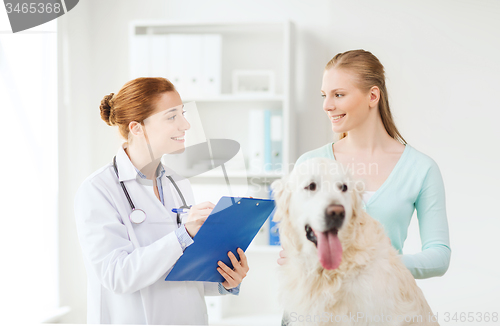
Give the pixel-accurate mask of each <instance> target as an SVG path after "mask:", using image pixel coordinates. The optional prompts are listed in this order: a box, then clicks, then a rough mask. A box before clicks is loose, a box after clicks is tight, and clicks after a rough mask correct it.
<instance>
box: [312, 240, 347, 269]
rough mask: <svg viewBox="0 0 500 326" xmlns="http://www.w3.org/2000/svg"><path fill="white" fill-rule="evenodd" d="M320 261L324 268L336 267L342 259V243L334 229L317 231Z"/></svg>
mask: <svg viewBox="0 0 500 326" xmlns="http://www.w3.org/2000/svg"><path fill="white" fill-rule="evenodd" d="M316 237H317V239H318V255H319V262H320V263H321V265H322V266H323V268H324V269H336V268H338V267H339V265H340V261H341V260H342V245H341V244H340V240H339V237H338V236H337V234H336V233H334V232H333V231H329V232H317V233H316Z"/></svg>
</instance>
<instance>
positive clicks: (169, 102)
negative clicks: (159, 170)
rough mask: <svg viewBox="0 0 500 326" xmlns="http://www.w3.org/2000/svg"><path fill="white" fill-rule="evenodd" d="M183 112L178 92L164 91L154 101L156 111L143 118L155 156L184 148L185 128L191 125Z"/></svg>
mask: <svg viewBox="0 0 500 326" xmlns="http://www.w3.org/2000/svg"><path fill="white" fill-rule="evenodd" d="M184 112H185V111H184V108H183V104H182V100H181V97H180V96H179V93H177V92H165V93H163V94H161V95H160V98H159V99H158V101H157V102H156V113H154V114H152V115H150V116H149V117H148V118H147V119H145V120H144V126H145V129H146V133H147V136H148V138H149V142H150V144H151V147H152V149H153V153H154V156H155V158H158V157H161V156H163V154H168V153H172V152H175V151H179V150H183V149H184V142H185V139H184V137H185V134H186V130H188V129H189V128H190V127H191V125H190V124H189V122H188V121H187V120H186V118H185V117H184Z"/></svg>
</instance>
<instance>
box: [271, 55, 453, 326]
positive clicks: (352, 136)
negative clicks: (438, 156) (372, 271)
mask: <svg viewBox="0 0 500 326" xmlns="http://www.w3.org/2000/svg"><path fill="white" fill-rule="evenodd" d="M321 96H322V97H323V98H324V101H323V110H324V111H325V113H326V114H327V116H328V119H330V121H331V125H332V130H333V132H334V133H336V134H340V137H339V138H340V140H338V141H336V142H329V143H327V144H325V145H324V146H321V147H320V148H317V149H314V150H312V151H309V152H306V153H304V154H303V155H301V156H300V157H299V159H298V160H297V162H296V166H298V165H299V164H301V163H302V162H304V161H305V160H307V159H310V158H313V157H327V158H331V159H334V160H336V161H337V162H339V163H340V164H341V165H342V166H343V167H344V168H345V169H349V170H350V172H351V173H352V174H353V176H354V178H355V179H357V181H358V182H362V183H363V185H364V189H365V192H364V194H363V201H364V209H365V210H366V212H367V213H368V214H370V215H371V216H372V217H373V218H375V219H376V220H378V221H380V222H381V223H382V225H383V226H384V228H385V231H386V234H387V235H388V236H389V238H390V240H391V243H392V246H393V247H394V248H395V249H396V250H398V252H399V253H400V257H401V259H402V261H403V263H404V264H405V265H406V267H407V268H408V269H409V270H410V272H411V273H412V275H413V276H414V277H415V278H416V279H424V278H429V277H435V276H442V275H444V273H445V272H446V271H447V269H448V266H449V264H450V256H451V249H450V241H449V230H448V221H447V216H446V200H445V189H444V183H443V179H442V176H441V172H440V170H439V167H438V165H437V164H436V162H435V161H434V160H433V159H432V158H431V157H429V156H427V155H426V154H424V153H422V152H420V151H419V150H417V149H416V148H414V147H412V146H411V145H409V144H408V143H407V142H406V141H405V140H404V139H403V137H402V136H401V134H400V133H399V131H398V129H397V128H396V125H395V124H394V121H393V119H392V115H391V110H390V107H389V100H388V93H387V89H386V84H385V74H384V67H383V65H382V64H381V63H380V61H379V60H378V59H377V58H376V57H375V56H374V55H373V54H372V53H370V52H368V51H364V50H352V51H347V52H344V53H339V54H337V55H336V56H335V57H333V59H331V60H330V61H329V62H328V63H327V65H326V67H325V70H324V73H323V83H322V86H321ZM415 209H416V210H417V218H418V223H419V229H420V239H421V241H422V251H421V252H419V253H416V254H403V251H402V248H403V244H404V241H405V239H406V236H407V231H408V226H409V225H410V220H411V217H412V215H413V212H414V211H415ZM283 249H284V250H282V251H281V252H280V258H279V259H278V264H280V265H282V264H285V263H286V248H283ZM284 317H286V314H285V316H284ZM285 322H286V318H284V323H285Z"/></svg>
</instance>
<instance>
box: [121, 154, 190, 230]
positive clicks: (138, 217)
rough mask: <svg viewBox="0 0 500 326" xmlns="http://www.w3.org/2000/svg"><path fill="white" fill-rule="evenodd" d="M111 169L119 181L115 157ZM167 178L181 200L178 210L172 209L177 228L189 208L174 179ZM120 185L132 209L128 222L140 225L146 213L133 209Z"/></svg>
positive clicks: (125, 191)
mask: <svg viewBox="0 0 500 326" xmlns="http://www.w3.org/2000/svg"><path fill="white" fill-rule="evenodd" d="M113 167H114V168H115V173H116V177H117V178H118V180H120V177H119V176H118V168H117V167H116V156H115V157H114V158H113ZM167 178H168V179H169V180H170V182H172V184H173V185H174V187H175V189H176V190H177V193H178V194H179V196H180V197H181V200H182V206H181V207H179V208H174V209H172V211H173V212H174V213H177V226H180V225H181V217H180V215H181V213H182V212H185V210H187V209H189V208H190V206H188V205H187V204H186V201H185V200H184V196H183V195H182V192H181V190H180V189H179V187H177V184H176V183H175V181H174V179H172V177H171V176H169V175H167ZM120 184H121V185H122V189H123V192H124V193H125V196H126V197H127V200H128V202H129V204H130V207H131V208H132V212H131V213H130V215H129V218H130V221H131V222H132V223H135V224H140V223H142V222H144V221H145V220H146V212H144V211H143V210H142V209H139V208H135V206H134V203H133V202H132V199H131V198H130V195H129V194H128V191H127V188H126V187H125V185H124V184H123V181H120Z"/></svg>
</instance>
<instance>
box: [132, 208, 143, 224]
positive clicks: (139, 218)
mask: <svg viewBox="0 0 500 326" xmlns="http://www.w3.org/2000/svg"><path fill="white" fill-rule="evenodd" d="M129 217H130V221H131V222H132V223H135V224H141V223H142V222H144V221H145V220H146V213H145V212H144V211H143V210H142V209H138V208H136V209H134V210H132V212H131V213H130V215H129Z"/></svg>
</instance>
